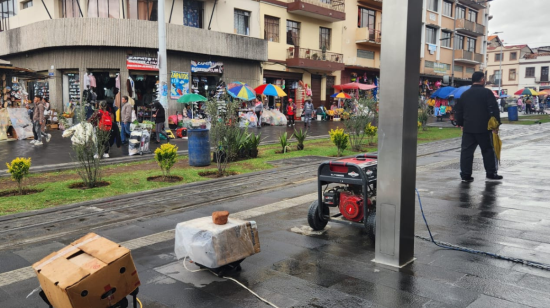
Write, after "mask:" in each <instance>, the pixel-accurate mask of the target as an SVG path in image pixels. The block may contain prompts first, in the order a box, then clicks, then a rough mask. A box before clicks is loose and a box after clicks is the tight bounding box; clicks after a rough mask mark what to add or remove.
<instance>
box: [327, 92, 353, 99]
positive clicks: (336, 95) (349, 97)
mask: <svg viewBox="0 0 550 308" xmlns="http://www.w3.org/2000/svg"><path fill="white" fill-rule="evenodd" d="M330 97H333V98H345V99H351V96H349V94H346V93H344V92H340V93H334V94H332V95H331V96H330Z"/></svg>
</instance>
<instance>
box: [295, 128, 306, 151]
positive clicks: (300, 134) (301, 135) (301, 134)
mask: <svg viewBox="0 0 550 308" xmlns="http://www.w3.org/2000/svg"><path fill="white" fill-rule="evenodd" d="M294 137H295V138H296V141H298V145H297V146H296V148H297V149H298V151H301V150H303V149H304V141H305V140H306V138H307V130H306V131H304V130H302V129H300V130H299V131H298V130H296V129H294Z"/></svg>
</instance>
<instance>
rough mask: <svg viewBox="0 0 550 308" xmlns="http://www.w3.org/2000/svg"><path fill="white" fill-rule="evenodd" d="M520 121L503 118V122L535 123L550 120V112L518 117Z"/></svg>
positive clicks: (515, 123) (516, 123)
mask: <svg viewBox="0 0 550 308" xmlns="http://www.w3.org/2000/svg"><path fill="white" fill-rule="evenodd" d="M518 119H519V121H508V118H502V119H501V121H502V124H514V125H533V124H539V122H540V123H548V122H550V115H548V114H535V115H528V116H523V117H519V118H518Z"/></svg>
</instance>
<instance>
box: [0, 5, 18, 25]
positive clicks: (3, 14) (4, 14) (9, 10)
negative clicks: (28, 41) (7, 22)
mask: <svg viewBox="0 0 550 308" xmlns="http://www.w3.org/2000/svg"><path fill="white" fill-rule="evenodd" d="M16 2H17V1H15V0H5V1H0V20H2V19H4V18H8V17H11V16H15V15H17V7H16V6H15V3H16ZM2 26H3V24H2V23H0V28H1V27H2Z"/></svg>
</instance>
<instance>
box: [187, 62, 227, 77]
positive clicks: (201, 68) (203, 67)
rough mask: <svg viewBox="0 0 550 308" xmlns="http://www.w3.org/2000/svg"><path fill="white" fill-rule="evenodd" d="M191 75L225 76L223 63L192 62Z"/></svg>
mask: <svg viewBox="0 0 550 308" xmlns="http://www.w3.org/2000/svg"><path fill="white" fill-rule="evenodd" d="M191 73H218V74H223V62H213V61H206V62H196V61H191Z"/></svg>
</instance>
